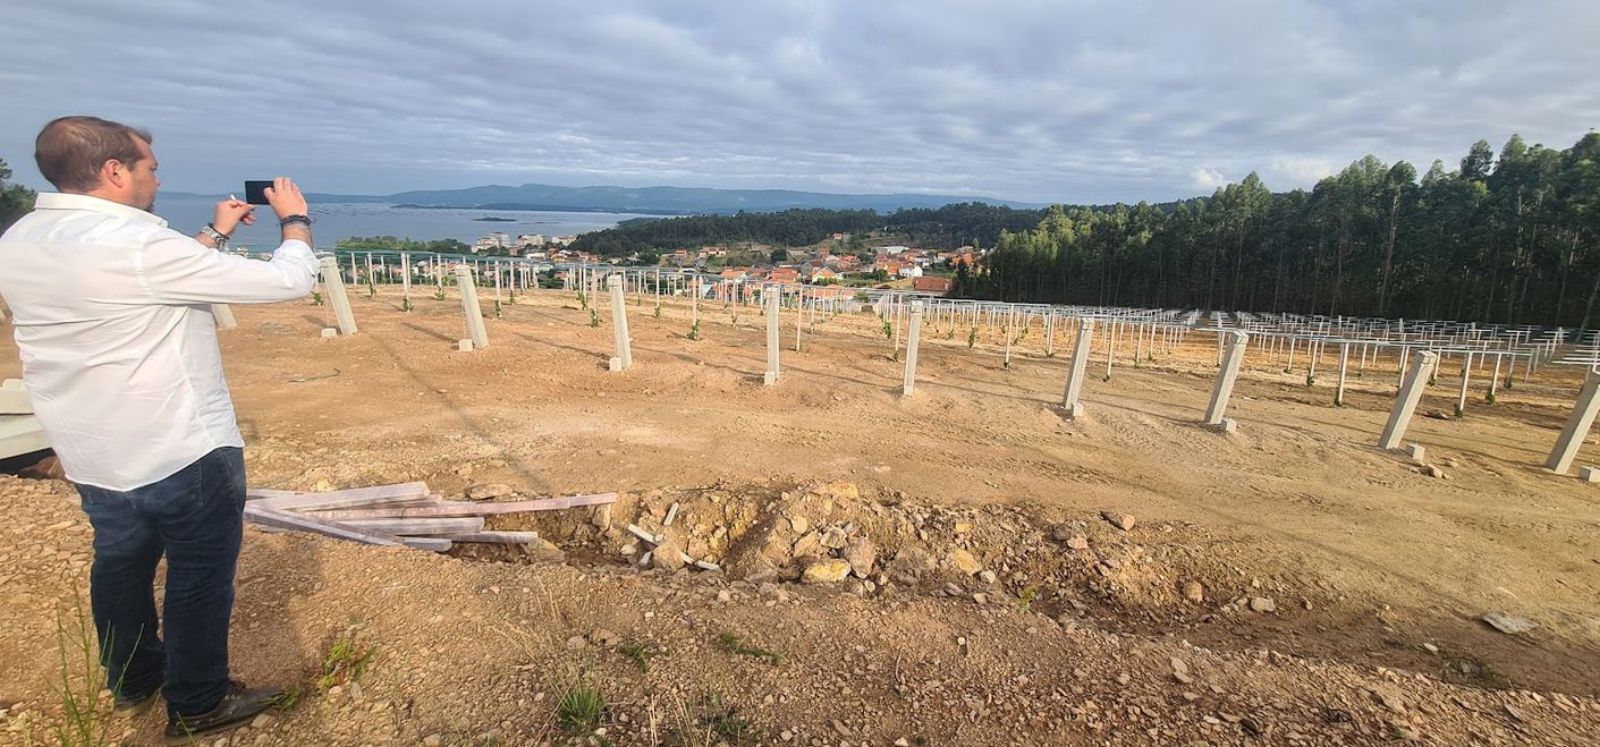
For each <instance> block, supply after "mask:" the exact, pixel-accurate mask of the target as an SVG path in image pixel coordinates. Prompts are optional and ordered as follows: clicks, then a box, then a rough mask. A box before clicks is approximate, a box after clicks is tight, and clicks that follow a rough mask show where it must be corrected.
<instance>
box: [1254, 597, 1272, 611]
mask: <svg viewBox="0 0 1600 747" xmlns="http://www.w3.org/2000/svg"><path fill="white" fill-rule="evenodd" d="M1250 611H1251V612H1277V611H1278V603H1277V602H1274V601H1272V598H1271V597H1250Z"/></svg>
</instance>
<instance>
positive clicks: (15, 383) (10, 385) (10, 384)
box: [0, 379, 28, 392]
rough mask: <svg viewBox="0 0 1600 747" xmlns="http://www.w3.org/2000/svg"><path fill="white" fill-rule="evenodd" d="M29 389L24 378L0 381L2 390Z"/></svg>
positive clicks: (20, 390) (19, 390) (0, 389)
mask: <svg viewBox="0 0 1600 747" xmlns="http://www.w3.org/2000/svg"><path fill="white" fill-rule="evenodd" d="M27 389H28V387H27V386H26V385H25V384H23V383H22V379H6V380H5V381H0V391H7V392H22V391H27Z"/></svg>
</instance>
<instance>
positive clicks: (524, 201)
mask: <svg viewBox="0 0 1600 747" xmlns="http://www.w3.org/2000/svg"><path fill="white" fill-rule="evenodd" d="M170 194H172V195H173V196H186V197H205V195H199V194H194V193H186V192H173V193H170ZM306 197H307V199H309V200H311V201H312V202H326V203H334V202H341V203H388V204H391V205H404V206H408V207H423V208H457V209H482V210H553V211H561V210H571V211H575V212H577V211H582V212H592V211H605V212H617V213H642V214H653V215H697V214H729V213H737V212H740V211H745V212H777V211H781V210H790V209H795V208H823V209H828V210H875V211H878V212H886V211H887V212H892V211H894V210H898V209H902V208H938V207H942V206H944V205H950V204H956V203H967V202H980V203H984V204H989V205H1004V206H1007V207H1015V208H1024V209H1036V208H1040V207H1044V206H1043V205H1039V204H1034V203H1025V202H1018V201H1014V200H1003V199H1000V198H996V197H986V196H961V195H937V194H913V193H882V194H878V193H865V194H846V193H833V192H806V191H800V190H789V189H721V188H716V187H671V186H658V187H618V186H592V187H559V186H554V185H549V184H532V183H530V184H523V185H520V186H514V187H513V186H508V185H502V184H487V185H482V186H477V187H466V188H462V189H422V190H408V191H404V192H395V193H393V194H388V195H347V194H335V193H307V195H306Z"/></svg>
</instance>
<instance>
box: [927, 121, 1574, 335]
mask: <svg viewBox="0 0 1600 747" xmlns="http://www.w3.org/2000/svg"><path fill="white" fill-rule="evenodd" d="M958 286H960V287H959V288H957V289H954V290H955V291H956V292H959V293H961V294H962V295H969V296H976V297H981V298H990V299H1003V300H1008V301H1038V302H1053V303H1075V304H1105V305H1128V306H1160V307H1172V308H1202V309H1221V310H1226V311H1257V312H1279V311H1284V312H1292V313H1308V314H1309V313H1316V314H1330V315H1339V314H1343V315H1358V316H1382V317H1391V318H1393V317H1401V318H1407V317H1409V318H1427V319H1456V320H1463V321H1480V322H1503V323H1514V324H1545V325H1552V326H1553V325H1563V326H1567V327H1573V326H1579V327H1585V328H1587V327H1588V326H1589V325H1590V324H1591V323H1596V322H1600V319H1596V316H1595V313H1596V299H1597V294H1600V134H1596V133H1589V134H1587V135H1585V136H1584V137H1583V138H1582V139H1580V140H1579V141H1578V142H1577V143H1576V144H1574V145H1573V146H1572V147H1570V148H1568V149H1566V150H1552V149H1549V148H1546V147H1544V146H1541V145H1533V146H1529V145H1528V144H1527V143H1525V142H1524V141H1523V140H1522V138H1521V137H1516V136H1513V137H1512V138H1511V140H1510V141H1508V142H1507V143H1506V144H1505V146H1504V147H1503V148H1501V150H1500V153H1499V156H1498V157H1496V156H1495V154H1494V152H1493V151H1492V150H1491V149H1490V147H1489V144H1488V143H1487V142H1484V141H1479V142H1478V143H1477V144H1475V145H1473V146H1472V148H1471V150H1470V151H1469V152H1468V153H1467V155H1466V157H1465V158H1462V159H1461V162H1460V164H1459V167H1458V168H1456V169H1453V170H1451V169H1446V168H1445V166H1444V164H1442V163H1439V162H1437V161H1436V162H1434V164H1433V165H1432V167H1431V168H1429V169H1428V171H1427V172H1426V173H1425V174H1423V175H1422V176H1421V178H1420V180H1419V179H1418V177H1417V172H1416V169H1415V168H1413V167H1412V166H1411V165H1410V164H1408V163H1405V162H1403V161H1402V162H1399V163H1395V164H1393V165H1386V164H1384V163H1382V162H1380V161H1379V160H1378V159H1376V158H1373V157H1372V156H1368V157H1366V158H1363V159H1361V160H1359V161H1356V162H1355V163H1352V164H1350V166H1349V167H1347V168H1345V169H1344V170H1343V171H1342V172H1340V173H1339V174H1337V175H1335V176H1330V177H1328V178H1326V179H1323V180H1322V181H1321V182H1319V183H1318V184H1317V185H1316V186H1315V187H1313V188H1312V189H1311V190H1310V191H1306V190H1301V189H1297V190H1294V191H1291V192H1286V193H1280V194H1274V193H1272V192H1271V191H1269V190H1268V189H1267V187H1266V185H1264V184H1262V183H1261V180H1260V179H1259V178H1257V177H1256V175H1255V174H1253V173H1252V174H1251V175H1250V176H1248V177H1246V178H1245V179H1244V180H1243V181H1242V182H1240V183H1237V184H1229V185H1227V186H1225V187H1223V188H1221V189H1218V190H1217V191H1216V193H1215V194H1213V195H1212V196H1210V197H1208V198H1199V199H1194V200H1188V201H1185V202H1183V203H1179V204H1178V205H1176V206H1175V207H1167V206H1162V207H1155V206H1151V205H1147V204H1143V203H1140V204H1138V205H1132V206H1129V205H1114V206H1111V207H1108V208H1082V207H1053V208H1051V209H1050V210H1049V211H1048V212H1047V213H1046V215H1045V216H1044V218H1043V220H1041V221H1040V222H1039V224H1038V225H1037V226H1035V227H1033V228H1031V229H1029V230H1026V231H1008V232H1006V233H1005V234H1004V235H1003V236H1002V237H1001V238H1000V240H999V243H998V245H997V246H996V247H995V250H994V251H993V252H992V253H991V254H990V255H989V256H988V257H987V258H986V259H985V261H984V263H983V265H982V266H981V267H980V268H979V272H978V273H977V275H976V276H974V277H972V278H970V279H968V278H961V279H958Z"/></svg>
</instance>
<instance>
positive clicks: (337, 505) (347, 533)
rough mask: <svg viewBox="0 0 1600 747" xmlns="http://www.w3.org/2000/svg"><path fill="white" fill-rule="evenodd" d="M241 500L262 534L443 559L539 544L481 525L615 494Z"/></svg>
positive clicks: (414, 491) (259, 491)
mask: <svg viewBox="0 0 1600 747" xmlns="http://www.w3.org/2000/svg"><path fill="white" fill-rule="evenodd" d="M245 499H246V502H245V506H244V517H245V520H246V521H249V522H251V523H253V524H259V525H261V526H264V527H271V528H274V529H287V530H296V531H303V532H313V533H316V534H321V535H325V536H328V537H336V538H339V539H345V540H351V541H354V542H363V543H366V544H369V545H390V546H394V545H402V546H405V547H412V548H416V549H419V550H432V551H434V552H444V551H445V550H449V549H450V547H451V546H452V545H453V544H454V543H456V542H494V543H502V544H523V543H528V542H533V541H534V540H537V539H538V538H539V536H538V534H536V533H534V532H496V531H486V530H485V529H484V528H483V524H484V517H487V516H494V515H497V514H514V513H526V512H530V511H552V510H557V509H563V508H578V507H580V506H598V505H601V504H605V503H611V502H613V501H615V500H616V499H617V494H616V493H598V494H594V495H575V496H567V497H562V498H541V499H538V500H527V501H502V502H498V503H477V502H472V501H447V500H444V499H443V498H442V497H441V496H439V495H436V494H434V493H433V492H432V491H431V490H429V489H428V486H427V484H426V483H420V482H408V483H400V484H397V485H379V486H375V487H370V488H353V489H350V490H336V491H333V492H328V493H297V492H293V491H288V490H268V489H265V488H250V489H249V490H248V491H247V492H246V494H245Z"/></svg>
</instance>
